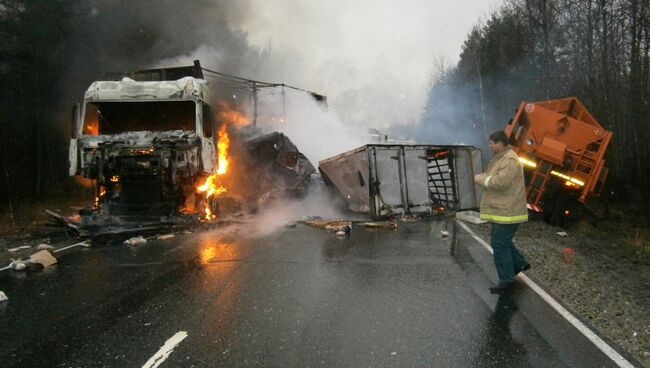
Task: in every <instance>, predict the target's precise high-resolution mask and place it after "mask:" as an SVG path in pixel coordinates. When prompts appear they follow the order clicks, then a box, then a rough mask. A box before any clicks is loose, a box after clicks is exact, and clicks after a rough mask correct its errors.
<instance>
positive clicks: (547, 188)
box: [504, 97, 612, 224]
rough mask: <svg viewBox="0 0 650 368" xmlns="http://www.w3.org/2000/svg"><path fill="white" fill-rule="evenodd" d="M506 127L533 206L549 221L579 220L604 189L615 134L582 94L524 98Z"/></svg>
mask: <svg viewBox="0 0 650 368" xmlns="http://www.w3.org/2000/svg"><path fill="white" fill-rule="evenodd" d="M504 130H505V132H506V135H507V136H508V137H509V138H510V141H511V144H512V147H513V149H514V150H515V152H517V154H518V155H519V160H520V162H521V163H522V165H523V167H524V169H525V170H524V171H525V174H526V196H527V200H528V206H529V208H530V209H531V210H533V211H536V212H543V213H544V216H545V219H546V220H547V221H548V222H550V223H553V224H560V223H564V222H565V220H566V219H569V218H575V217H576V216H578V214H577V212H578V210H579V208H580V207H579V206H578V205H579V204H582V203H584V202H585V200H586V199H587V198H589V197H595V196H599V195H600V193H601V192H602V190H603V186H604V184H605V180H606V179H607V168H606V167H605V152H606V150H607V146H608V145H609V142H610V141H611V139H612V133H611V132H610V131H608V130H606V129H604V128H603V127H602V126H601V125H600V124H599V123H598V121H597V120H596V119H595V118H594V117H593V116H592V115H591V114H590V113H589V111H587V109H586V108H585V107H584V105H582V103H580V101H579V100H578V99H577V98H575V97H570V98H564V99H558V100H549V101H542V102H531V103H528V102H526V101H523V102H522V103H521V104H520V106H519V109H517V112H516V114H515V117H514V118H513V119H512V120H510V122H509V123H508V125H507V126H506V127H505V129H504Z"/></svg>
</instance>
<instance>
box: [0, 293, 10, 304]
mask: <svg viewBox="0 0 650 368" xmlns="http://www.w3.org/2000/svg"><path fill="white" fill-rule="evenodd" d="M7 300H9V298H8V297H7V294H5V292H4V291H2V290H0V303H1V302H6V301H7Z"/></svg>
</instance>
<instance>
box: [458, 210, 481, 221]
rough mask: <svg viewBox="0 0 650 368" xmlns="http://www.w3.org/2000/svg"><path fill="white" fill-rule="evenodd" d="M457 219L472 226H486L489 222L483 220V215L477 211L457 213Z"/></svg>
mask: <svg viewBox="0 0 650 368" xmlns="http://www.w3.org/2000/svg"><path fill="white" fill-rule="evenodd" d="M456 218H457V219H459V220H461V221H465V222H469V223H472V224H484V223H486V222H487V221H485V220H481V214H480V213H478V212H476V211H461V212H456Z"/></svg>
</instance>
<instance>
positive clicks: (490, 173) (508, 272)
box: [474, 130, 530, 294]
mask: <svg viewBox="0 0 650 368" xmlns="http://www.w3.org/2000/svg"><path fill="white" fill-rule="evenodd" d="M490 149H491V150H492V152H493V153H494V157H493V158H492V160H490V163H489V164H488V168H487V172H486V173H483V174H479V175H476V176H475V177H474V182H475V183H476V184H478V185H480V186H481V187H483V197H482V198H481V219H483V220H487V221H489V222H491V223H492V232H491V236H490V245H491V246H492V250H493V251H494V266H495V267H496V269H497V274H498V275H499V284H498V285H497V286H495V287H491V288H490V292H491V293H492V294H500V293H502V292H504V291H507V290H508V289H510V288H511V287H512V285H513V284H514V277H515V275H516V274H518V273H519V272H521V271H526V270H528V269H530V264H529V263H528V262H527V261H526V259H525V258H524V257H523V256H522V255H521V253H519V251H518V250H517V248H516V247H515V245H514V243H513V242H512V238H513V236H514V235H515V232H516V231H517V227H518V226H519V224H520V223H522V222H526V221H528V209H527V207H526V186H525V184H524V171H523V168H522V167H521V165H520V164H519V157H518V156H517V154H516V153H515V152H514V151H513V150H512V148H511V147H510V145H509V143H508V137H507V136H506V134H505V133H504V132H503V131H501V130H499V131H496V132H494V133H492V134H491V135H490Z"/></svg>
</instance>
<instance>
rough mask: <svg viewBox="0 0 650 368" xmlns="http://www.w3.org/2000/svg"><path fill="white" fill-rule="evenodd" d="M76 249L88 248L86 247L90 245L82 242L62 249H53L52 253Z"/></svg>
mask: <svg viewBox="0 0 650 368" xmlns="http://www.w3.org/2000/svg"><path fill="white" fill-rule="evenodd" d="M76 247H84V248H88V247H90V244H89V243H88V242H86V241H82V242H81V243H75V244H71V245H68V246H65V247H63V248H59V249H55V250H54V251H53V253H59V252H63V251H64V250H68V249H72V248H76Z"/></svg>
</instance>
